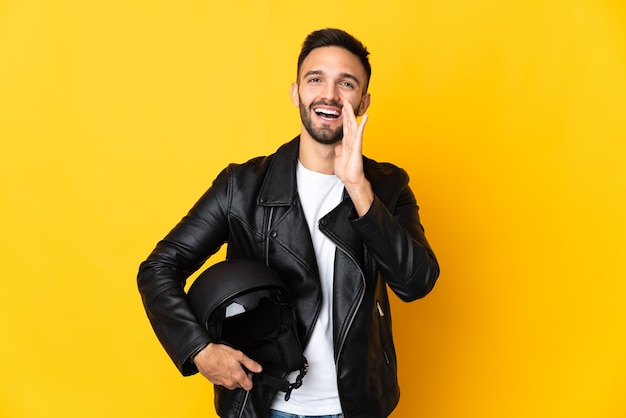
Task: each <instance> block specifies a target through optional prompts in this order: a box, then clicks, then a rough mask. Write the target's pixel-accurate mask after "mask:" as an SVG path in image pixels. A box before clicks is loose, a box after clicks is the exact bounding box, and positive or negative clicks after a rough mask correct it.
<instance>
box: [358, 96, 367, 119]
mask: <svg viewBox="0 0 626 418" xmlns="http://www.w3.org/2000/svg"><path fill="white" fill-rule="evenodd" d="M368 107H370V94H369V93H365V94H364V95H363V97H361V104H360V105H359V112H358V115H359V116H363V115H364V114H365V112H366V111H367V108H368Z"/></svg>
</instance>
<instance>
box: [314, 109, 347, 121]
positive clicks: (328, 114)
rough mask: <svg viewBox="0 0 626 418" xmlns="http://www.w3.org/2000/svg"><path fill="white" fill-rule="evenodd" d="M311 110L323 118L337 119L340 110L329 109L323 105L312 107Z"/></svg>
mask: <svg viewBox="0 0 626 418" xmlns="http://www.w3.org/2000/svg"><path fill="white" fill-rule="evenodd" d="M313 111H314V112H315V114H316V115H317V116H319V117H320V118H322V119H324V120H337V119H339V117H340V116H341V111H340V110H337V109H329V108H325V107H317V108H314V109H313Z"/></svg>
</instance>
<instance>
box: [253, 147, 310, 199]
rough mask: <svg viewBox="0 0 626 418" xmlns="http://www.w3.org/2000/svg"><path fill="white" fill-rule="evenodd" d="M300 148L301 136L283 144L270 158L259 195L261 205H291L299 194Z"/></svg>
mask: <svg viewBox="0 0 626 418" xmlns="http://www.w3.org/2000/svg"><path fill="white" fill-rule="evenodd" d="M299 150H300V136H299V135H298V136H297V137H295V138H294V139H292V140H291V141H289V142H287V143H286V144H284V145H282V146H281V147H280V148H278V150H277V151H276V153H275V154H274V158H272V159H271V160H270V163H269V167H268V169H267V173H266V175H265V179H264V181H263V185H262V186H261V190H260V192H259V196H258V204H259V205H261V206H290V205H291V204H293V202H294V201H295V200H296V197H297V195H298V184H297V182H296V166H297V164H298V152H299Z"/></svg>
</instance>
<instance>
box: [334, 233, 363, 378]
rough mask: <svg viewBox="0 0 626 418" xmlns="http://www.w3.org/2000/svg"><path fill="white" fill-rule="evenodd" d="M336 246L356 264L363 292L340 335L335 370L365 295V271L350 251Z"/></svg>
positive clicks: (337, 367)
mask: <svg viewBox="0 0 626 418" xmlns="http://www.w3.org/2000/svg"><path fill="white" fill-rule="evenodd" d="M337 248H339V250H340V251H341V252H342V253H344V254H345V255H347V256H348V258H349V259H350V260H352V262H353V263H354V265H355V266H357V268H358V269H359V273H360V274H361V281H362V282H363V292H361V296H360V297H359V301H358V302H357V304H356V307H355V309H354V310H353V311H352V316H351V317H350V321H349V322H348V326H347V327H346V331H345V332H344V333H343V335H342V337H341V343H340V344H339V350H338V351H337V359H336V360H335V368H336V369H337V370H339V358H340V357H341V352H342V351H343V346H344V344H345V342H346V338H348V332H349V331H350V328H352V324H353V323H354V318H356V314H357V312H358V310H359V307H360V306H361V303H363V296H364V295H365V286H366V282H365V273H363V269H361V266H359V263H357V261H356V260H355V259H354V257H352V255H350V253H348V251H346V250H344V249H343V248H342V247H341V246H339V245H337Z"/></svg>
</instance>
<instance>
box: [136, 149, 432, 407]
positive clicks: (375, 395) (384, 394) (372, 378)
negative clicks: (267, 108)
mask: <svg viewBox="0 0 626 418" xmlns="http://www.w3.org/2000/svg"><path fill="white" fill-rule="evenodd" d="M298 148H299V138H295V139H294V140H292V141H290V142H288V143H286V144H285V145H283V146H282V147H280V148H279V149H278V151H277V152H276V153H275V154H273V155H270V156H268V157H259V158H255V159H252V160H250V161H248V162H247V163H244V164H240V165H235V164H232V165H230V166H228V167H227V168H226V169H225V170H224V171H222V172H221V173H220V174H219V176H218V177H217V178H216V179H215V181H214V183H213V185H212V187H211V188H210V189H209V190H208V191H207V192H206V193H205V194H204V195H203V196H202V197H201V199H200V200H199V201H198V202H197V203H196V205H195V206H194V207H193V208H192V209H191V210H190V212H189V213H188V215H187V216H185V217H184V218H183V219H182V220H181V221H180V223H179V224H178V225H177V226H176V227H175V228H174V229H173V230H172V231H171V232H170V233H169V234H168V235H167V236H166V237H165V238H164V239H163V240H162V241H161V242H159V243H158V245H157V246H156V248H155V249H154V251H153V252H152V253H151V254H150V256H149V257H148V259H147V260H146V261H144V262H143V263H142V264H141V266H140V269H139V275H138V286H139V290H140V293H141V295H142V298H143V303H144V306H145V308H146V311H147V313H148V317H149V319H150V321H151V323H152V326H153V328H154V330H155V332H156V334H157V336H158V338H159V340H160V341H161V343H162V344H163V346H164V347H165V349H166V350H167V352H168V354H169V355H170V357H171V358H172V360H173V361H174V363H175V364H176V366H177V367H178V368H179V370H180V371H181V373H183V374H184V375H189V374H193V373H196V372H197V369H196V368H195V366H194V365H193V363H192V362H191V361H190V355H191V354H192V353H193V352H194V351H195V350H196V349H197V348H198V347H200V346H202V345H203V344H206V343H207V342H209V338H208V336H207V333H206V331H205V329H204V328H203V327H202V325H200V324H199V323H198V321H197V320H196V318H195V316H194V314H193V312H192V311H191V309H190V307H189V305H188V302H187V299H186V296H185V293H184V290H183V287H184V285H185V281H186V279H187V277H188V276H189V275H191V274H192V273H193V272H194V271H195V270H197V269H198V268H200V267H201V266H202V264H203V263H204V262H205V260H206V259H207V258H208V257H209V256H210V255H212V254H214V253H215V252H216V251H217V250H218V249H219V248H220V246H221V245H222V244H224V243H226V242H227V243H228V249H227V258H247V259H256V260H260V261H264V262H266V263H267V264H268V265H269V266H270V267H272V268H273V269H275V270H276V271H277V272H278V273H279V274H280V275H281V276H282V277H284V278H287V279H288V281H289V284H290V288H291V290H292V296H293V298H294V302H295V305H296V309H297V315H298V332H299V335H300V338H301V341H302V344H303V345H306V343H307V342H308V340H309V337H310V335H311V331H312V329H313V325H314V324H315V321H316V318H317V316H318V312H319V309H320V304H321V288H320V286H321V285H320V280H319V277H318V273H317V264H316V260H315V254H314V251H313V246H312V243H311V239H310V235H309V232H308V228H307V224H306V219H305V217H304V214H303V211H302V209H301V208H300V203H299V200H298V193H297V188H296V176H295V172H296V164H297V158H298ZM364 170H365V175H366V177H367V178H368V180H369V181H370V183H371V184H372V187H373V190H374V193H375V195H376V197H375V200H374V203H373V204H372V207H371V208H370V210H369V211H368V213H367V214H366V215H365V216H363V217H357V216H356V213H355V210H354V206H353V205H352V202H351V200H350V199H349V197H348V196H347V194H345V198H344V200H343V202H342V203H341V204H339V206H337V207H336V208H335V209H334V210H333V211H331V212H330V213H329V214H327V215H326V216H324V217H323V218H322V219H321V221H320V223H319V228H320V230H321V231H322V232H323V233H324V234H326V235H327V236H328V237H330V239H332V240H333V241H334V242H335V244H336V245H337V252H336V258H335V277H334V304H333V307H334V308H333V309H334V311H333V332H334V351H335V361H336V368H337V380H338V387H339V396H340V401H341V406H342V409H343V413H344V416H345V417H347V418H353V417H358V418H361V417H363V418H365V417H371V418H380V417H385V416H388V415H389V414H390V413H391V411H392V410H393V409H394V408H395V406H396V405H397V402H398V400H399V396H400V392H399V387H398V381H397V374H396V371H397V366H396V355H395V349H394V345H393V339H392V334H391V313H390V311H389V301H388V295H387V286H389V288H391V289H392V290H393V292H394V293H395V294H396V295H397V296H398V297H399V298H400V299H402V300H403V301H411V300H414V299H417V298H420V297H423V296H425V295H426V294H427V293H429V292H430V290H431V289H432V288H433V286H434V284H435V281H436V280H437V277H438V275H439V266H438V264H437V261H436V259H435V256H434V254H433V252H432V250H431V248H430V246H429V244H428V242H427V241H426V238H425V237H424V232H423V229H422V226H421V224H420V221H419V216H418V207H417V205H416V201H415V197H414V195H413V193H412V191H411V189H410V188H409V186H408V181H409V178H408V176H407V174H406V172H405V171H404V170H402V169H400V168H398V167H396V166H394V165H391V164H387V163H377V162H375V161H372V160H370V159H367V158H364ZM267 371H268V370H264V372H267ZM305 382H306V378H305ZM275 396H277V393H276V391H275V390H273V389H270V388H269V387H267V386H265V385H255V387H254V388H253V389H252V390H251V391H250V392H245V391H243V390H242V389H238V390H232V391H231V390H227V389H226V388H224V387H221V386H216V387H215V406H216V410H217V413H218V414H219V415H220V416H223V417H240V416H245V417H264V416H267V414H268V410H269V407H270V405H271V403H272V400H273V399H274V397H275Z"/></svg>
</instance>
